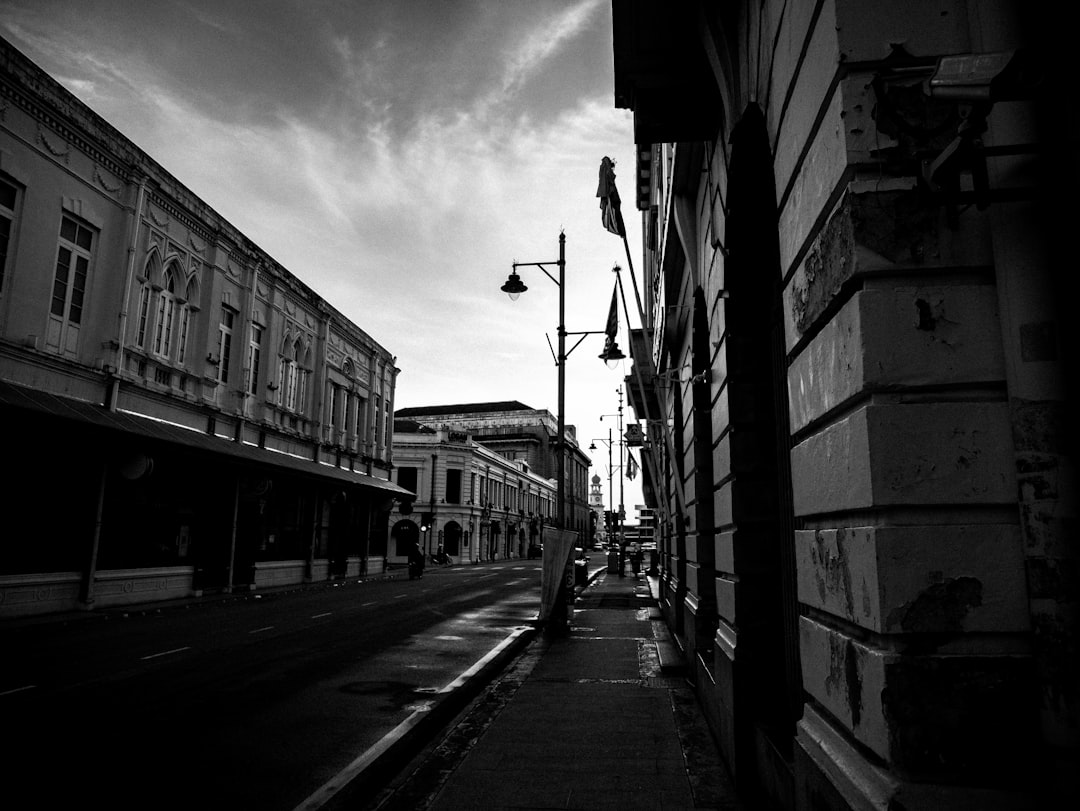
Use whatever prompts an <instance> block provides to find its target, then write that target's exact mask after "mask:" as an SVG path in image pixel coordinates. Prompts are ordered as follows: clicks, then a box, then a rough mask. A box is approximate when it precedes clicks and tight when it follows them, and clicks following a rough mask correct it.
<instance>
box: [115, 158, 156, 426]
mask: <svg viewBox="0 0 1080 811" xmlns="http://www.w3.org/2000/svg"><path fill="white" fill-rule="evenodd" d="M146 184H147V177H146V176H145V175H144V176H143V179H142V180H140V181H139V194H138V196H137V197H136V199H135V211H134V212H133V213H132V225H131V241H130V242H129V243H128V263H127V274H126V278H125V280H124V299H123V304H122V305H121V308H120V329H119V335H117V340H116V342H117V344H118V346H119V348H118V349H117V352H116V374H115V375H114V376H113V378H112V380H111V381H110V384H109V392H108V395H107V399H106V402H107V404H108V407H109V410H110V411H115V410H116V400H117V396H118V394H119V390H120V375H122V374H123V372H124V362H125V358H124V351H125V349H126V337H127V322H128V310H129V309H130V307H131V282H132V280H133V279H134V278H135V256H136V254H137V252H138V245H139V224H140V223H141V222H142V211H143V206H144V205H145V203H146Z"/></svg>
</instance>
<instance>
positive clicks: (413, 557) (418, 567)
mask: <svg viewBox="0 0 1080 811" xmlns="http://www.w3.org/2000/svg"><path fill="white" fill-rule="evenodd" d="M423 576H424V552H423V550H422V549H421V548H420V544H419V543H416V544H415V545H414V546H413V548H412V549H410V550H409V579H410V580H419V579H420V578H421V577H423Z"/></svg>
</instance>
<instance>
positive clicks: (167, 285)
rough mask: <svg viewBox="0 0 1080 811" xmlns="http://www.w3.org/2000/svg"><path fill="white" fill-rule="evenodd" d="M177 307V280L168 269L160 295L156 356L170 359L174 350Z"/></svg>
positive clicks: (163, 278)
mask: <svg viewBox="0 0 1080 811" xmlns="http://www.w3.org/2000/svg"><path fill="white" fill-rule="evenodd" d="M175 307H176V278H175V276H174V275H173V270H172V268H168V269H166V271H165V273H164V274H163V275H162V278H161V292H160V293H158V304H157V331H156V333H155V335H154V354H155V355H161V356H162V357H164V358H167V357H169V351H170V350H171V349H172V329H173V310H174V309H175Z"/></svg>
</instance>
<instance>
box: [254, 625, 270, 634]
mask: <svg viewBox="0 0 1080 811" xmlns="http://www.w3.org/2000/svg"><path fill="white" fill-rule="evenodd" d="M272 630H274V626H273V625H267V626H265V627H263V628H256V629H255V630H254V631H248V633H249V634H261V633H262V632H263V631H272Z"/></svg>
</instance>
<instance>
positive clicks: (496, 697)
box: [343, 570, 742, 811]
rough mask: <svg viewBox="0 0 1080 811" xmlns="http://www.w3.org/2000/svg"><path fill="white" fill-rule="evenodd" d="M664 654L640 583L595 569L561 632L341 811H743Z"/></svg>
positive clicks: (652, 605)
mask: <svg viewBox="0 0 1080 811" xmlns="http://www.w3.org/2000/svg"><path fill="white" fill-rule="evenodd" d="M654 585H655V584H654ZM670 651H671V641H670V637H669V635H668V631H667V627H666V625H665V624H664V622H663V621H662V619H661V618H660V614H659V610H658V608H657V602H656V598H655V597H654V596H653V592H652V590H651V589H650V583H649V580H648V579H647V578H646V577H645V576H644V575H641V576H638V577H634V576H632V575H628V576H626V577H624V578H620V577H618V576H617V575H615V574H610V573H607V572H604V571H602V570H601V571H598V572H596V576H595V577H594V579H593V580H592V583H591V584H590V585H589V586H588V587H587V588H585V589H581V590H580V595H579V597H578V600H577V604H576V606H575V612H574V618H573V622H572V625H571V630H570V631H569V632H568V633H565V634H560V635H551V634H543V635H540V636H538V637H537V638H536V639H535V640H534V641H533V643H532V644H531V645H530V646H529V648H528V649H527V650H526V651H525V652H524V653H523V654H521V655H520V656H519V657H518V658H517V660H516V661H515V662H514V663H513V664H512V665H511V666H510V668H509V669H508V670H507V671H505V672H504V674H503V675H502V676H501V677H500V678H499V679H498V681H496V682H495V683H494V684H493V685H492V686H491V687H490V688H489V689H488V690H487V691H486V692H485V693H484V694H483V695H482V696H481V697H480V698H478V699H477V700H476V701H475V702H473V704H472V707H471V709H470V710H468V711H467V712H465V713H462V714H461V715H460V716H459V718H458V720H457V722H456V723H455V724H454V726H453V728H452V729H451V730H450V732H449V734H448V735H446V736H445V738H444V739H443V740H442V742H441V743H440V744H439V745H438V746H436V747H435V748H433V749H431V750H429V751H428V752H427V753H426V755H425V756H424V757H423V758H421V759H419V760H418V761H414V763H413V764H411V765H410V767H409V769H408V770H407V773H406V774H404V775H403V776H402V778H401V779H399V780H397V781H394V782H393V783H392V784H391V785H390V787H389V788H387V789H386V790H384V791H383V792H382V794H381V795H379V796H378V797H376V798H375V799H374V800H369V801H367V802H365V803H361V802H355V803H350V804H349V805H348V806H343V807H352V808H377V809H380V811H397V809H431V811H451V810H452V809H517V808H522V809H523V808H529V809H538V808H564V809H565V808H571V809H590V810H591V809H605V808H611V809H691V808H699V809H700V808H717V809H739V811H742V806H741V805H740V804H739V803H738V801H737V800H736V799H735V795H734V791H733V789H732V787H731V782H730V779H729V778H728V775H727V772H726V770H725V769H724V767H723V765H722V762H721V761H720V758H719V755H718V752H717V749H716V746H715V743H714V741H713V739H712V737H711V735H710V734H709V732H708V729H707V728H706V726H705V721H704V718H703V716H702V715H701V712H700V710H699V708H698V705H697V701H696V698H695V697H694V695H693V692H692V689H691V688H690V687H689V686H688V685H687V683H686V680H685V676H684V674H683V673H682V672H681V671H682V664H681V662H678V661H676V660H674V659H673V658H672V657H671V655H670ZM662 663H663V666H662Z"/></svg>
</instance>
